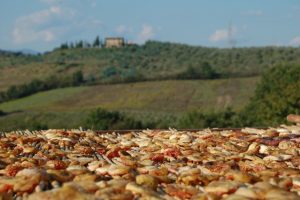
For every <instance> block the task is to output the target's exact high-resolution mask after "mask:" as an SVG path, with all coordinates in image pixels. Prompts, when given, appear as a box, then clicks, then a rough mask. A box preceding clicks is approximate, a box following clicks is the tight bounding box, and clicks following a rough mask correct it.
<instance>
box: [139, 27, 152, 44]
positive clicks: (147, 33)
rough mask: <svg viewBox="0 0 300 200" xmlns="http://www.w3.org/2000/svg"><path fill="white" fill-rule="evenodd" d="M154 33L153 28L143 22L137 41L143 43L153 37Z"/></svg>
mask: <svg viewBox="0 0 300 200" xmlns="http://www.w3.org/2000/svg"><path fill="white" fill-rule="evenodd" d="M154 35H155V33H154V28H153V27H152V26H150V25H148V24H144V25H143V27H142V30H141V32H140V33H139V34H138V42H139V43H144V42H145V41H147V40H149V39H151V38H153V36H154Z"/></svg>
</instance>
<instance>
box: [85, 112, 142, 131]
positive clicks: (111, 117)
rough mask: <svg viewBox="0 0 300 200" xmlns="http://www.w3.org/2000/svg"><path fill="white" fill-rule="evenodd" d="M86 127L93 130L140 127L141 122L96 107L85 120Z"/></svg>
mask: <svg viewBox="0 0 300 200" xmlns="http://www.w3.org/2000/svg"><path fill="white" fill-rule="evenodd" d="M86 127H87V128H91V129H94V130H109V129H112V130H118V129H140V128H142V127H143V126H142V123H141V122H140V121H135V120H133V119H132V118H129V117H125V115H122V114H121V113H119V112H109V111H106V110H104V109H101V108H98V109H96V110H95V111H92V112H91V113H90V114H89V115H88V118H87V120H86Z"/></svg>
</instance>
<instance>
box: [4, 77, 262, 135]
mask: <svg viewBox="0 0 300 200" xmlns="http://www.w3.org/2000/svg"><path fill="white" fill-rule="evenodd" d="M258 81H259V78H258V77H252V78H236V79H219V80H186V81H183V80H182V81H178V80H177V81H172V80H169V81H155V82H140V83H131V84H115V85H97V86H87V87H75V88H65V89H56V90H51V91H47V92H41V93H38V94H35V95H32V96H29V97H26V98H22V99H18V100H14V101H10V102H7V103H3V104H0V110H3V111H5V112H8V113H9V114H8V115H7V116H4V117H0V127H1V128H2V129H3V130H9V129H14V128H16V127H20V128H22V126H23V125H24V127H25V124H26V123H31V122H32V121H44V122H46V123H47V125H48V126H49V127H50V128H61V127H64V128H72V127H76V126H79V125H80V124H81V123H82V122H83V120H84V119H85V117H86V115H87V113H88V111H89V110H92V109H95V108H98V107H102V108H105V109H108V110H117V111H122V112H126V113H127V114H129V115H132V116H134V117H137V118H147V116H155V117H157V116H164V115H170V114H171V115H175V116H178V115H181V114H182V113H184V112H186V111H192V110H201V111H204V112H206V111H221V110H224V109H225V108H227V107H232V108H233V109H234V110H240V109H241V108H243V107H244V106H245V105H246V104H247V102H248V101H249V98H250V97H251V96H252V95H253V93H254V90H255V86H256V84H257V82H258ZM20 123H21V124H20ZM18 124H19V125H18ZM22 124H23V125H22Z"/></svg>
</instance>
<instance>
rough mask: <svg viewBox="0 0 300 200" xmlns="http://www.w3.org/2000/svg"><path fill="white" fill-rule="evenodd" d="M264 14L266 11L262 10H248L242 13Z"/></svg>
mask: <svg viewBox="0 0 300 200" xmlns="http://www.w3.org/2000/svg"><path fill="white" fill-rule="evenodd" d="M263 14H264V12H263V11H261V10H248V11H246V12H243V13H242V15H247V16H256V17H259V16H262V15H263Z"/></svg>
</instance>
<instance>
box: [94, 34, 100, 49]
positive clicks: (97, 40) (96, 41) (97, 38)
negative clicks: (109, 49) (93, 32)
mask: <svg viewBox="0 0 300 200" xmlns="http://www.w3.org/2000/svg"><path fill="white" fill-rule="evenodd" d="M93 47H101V42H100V39H99V36H97V37H96V39H95V41H94V43H93Z"/></svg>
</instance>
